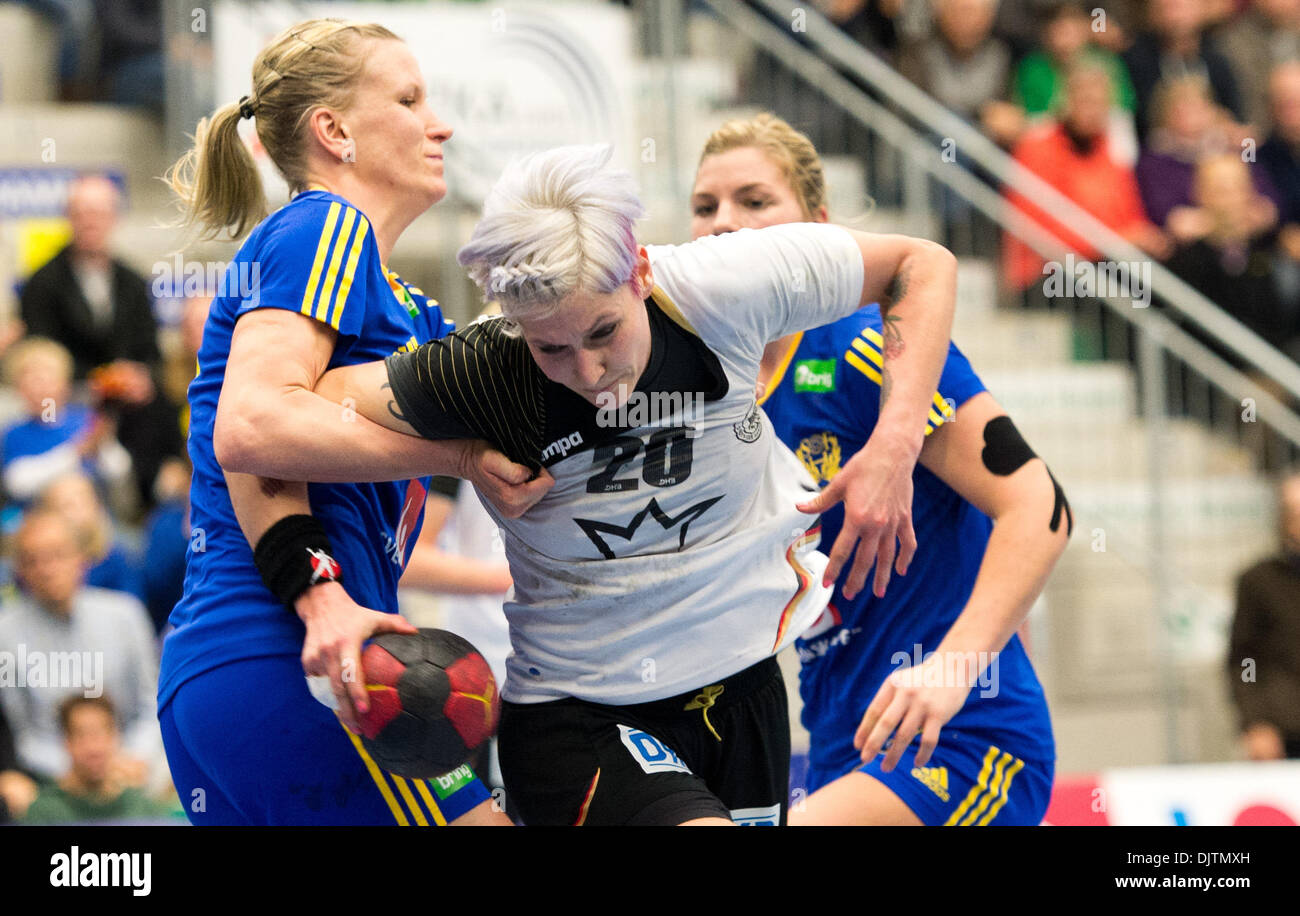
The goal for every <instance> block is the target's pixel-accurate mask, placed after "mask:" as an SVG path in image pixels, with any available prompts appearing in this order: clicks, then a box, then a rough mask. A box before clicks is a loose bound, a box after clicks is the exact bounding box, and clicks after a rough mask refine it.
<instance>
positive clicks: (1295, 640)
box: [1227, 474, 1300, 760]
mask: <svg viewBox="0 0 1300 916" xmlns="http://www.w3.org/2000/svg"><path fill="white" fill-rule="evenodd" d="M1279 497H1280V498H1279V500H1278V502H1279V508H1280V510H1281V511H1280V523H1281V524H1280V526H1279V527H1280V529H1281V531H1280V533H1281V542H1282V543H1281V551H1280V552H1279V553H1278V554H1277V555H1276V556H1273V557H1270V558H1268V559H1265V560H1261V561H1260V562H1258V563H1256V564H1255V565H1254V566H1252V567H1250V569H1248V570H1246V571H1245V572H1244V573H1242V574H1241V576H1240V578H1238V580H1237V609H1236V614H1235V616H1234V617H1233V620H1232V636H1231V639H1230V643H1229V649H1228V659H1227V663H1228V675H1229V677H1230V678H1231V681H1232V696H1233V700H1234V702H1235V703H1236V706H1237V715H1238V722H1239V725H1240V728H1241V740H1242V744H1243V747H1244V750H1245V753H1246V756H1247V757H1249V758H1250V759H1251V760H1280V759H1282V758H1283V757H1292V758H1300V602H1298V601H1297V600H1296V596H1297V595H1300V474H1292V475H1290V476H1289V477H1287V478H1286V479H1285V480H1283V482H1282V485H1281V487H1280V489H1279Z"/></svg>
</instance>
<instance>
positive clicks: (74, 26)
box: [22, 0, 95, 102]
mask: <svg viewBox="0 0 1300 916" xmlns="http://www.w3.org/2000/svg"><path fill="white" fill-rule="evenodd" d="M22 2H23V3H24V4H25V5H26V6H29V7H31V8H32V9H33V10H35V11H36V12H37V13H40V14H41V15H42V16H44V17H45V18H46V19H48V20H49V21H50V22H52V23H53V24H54V27H55V28H56V29H57V30H58V33H59V98H60V99H61V100H62V101H64V102H86V101H90V100H91V99H93V98H94V97H95V87H94V83H93V74H92V73H91V70H92V69H93V66H94V57H95V53H94V50H95V42H94V40H93V39H94V35H95V7H94V4H93V3H92V2H91V0H22Z"/></svg>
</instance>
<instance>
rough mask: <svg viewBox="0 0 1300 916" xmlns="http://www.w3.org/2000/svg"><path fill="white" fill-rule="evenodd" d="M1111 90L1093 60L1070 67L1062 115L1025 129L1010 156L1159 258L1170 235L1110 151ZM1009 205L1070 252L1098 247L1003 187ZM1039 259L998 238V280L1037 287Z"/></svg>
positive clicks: (1012, 239)
mask: <svg viewBox="0 0 1300 916" xmlns="http://www.w3.org/2000/svg"><path fill="white" fill-rule="evenodd" d="M1110 101H1111V88H1110V80H1109V77H1108V76H1107V73H1106V69H1105V68H1104V67H1103V66H1100V65H1098V64H1097V63H1095V62H1088V61H1086V62H1084V63H1081V64H1079V65H1076V66H1075V68H1074V69H1072V70H1071V71H1070V73H1069V74H1068V75H1067V77H1066V83H1065V107H1064V109H1063V110H1062V113H1061V118H1060V120H1053V121H1050V122H1047V123H1044V124H1039V125H1037V126H1035V127H1032V128H1030V129H1029V130H1028V131H1026V133H1025V136H1024V137H1023V138H1022V139H1021V140H1020V142H1019V143H1018V144H1017V145H1016V148H1015V151H1014V157H1015V159H1016V161H1017V162H1019V163H1020V165H1022V166H1024V167H1025V168H1026V169H1028V170H1029V171H1031V172H1033V173H1034V174H1036V175H1038V177H1040V178H1042V179H1043V180H1044V181H1046V182H1047V183H1048V184H1050V185H1052V186H1053V187H1055V188H1056V189H1057V190H1058V191H1060V192H1061V193H1062V194H1064V195H1065V196H1066V197H1068V198H1070V199H1071V200H1073V201H1074V202H1075V203H1076V204H1078V205H1079V206H1080V207H1081V208H1083V209H1084V210H1086V211H1087V212H1088V213H1091V214H1092V215H1093V216H1095V217H1096V218H1097V219H1098V220H1099V221H1101V222H1102V223H1103V224H1104V225H1106V226H1108V227H1109V228H1110V229H1112V230H1114V231H1115V232H1116V233H1118V234H1119V235H1122V236H1124V237H1125V238H1126V239H1128V240H1129V241H1130V242H1132V243H1133V244H1135V245H1137V246H1138V247H1139V248H1141V249H1143V250H1144V251H1146V252H1148V253H1150V254H1152V255H1154V256H1156V257H1157V258H1163V257H1165V256H1167V255H1168V253H1169V251H1170V246H1169V241H1168V239H1167V238H1166V236H1165V235H1164V233H1163V232H1161V231H1160V229H1159V228H1158V227H1156V226H1154V225H1152V224H1151V222H1150V221H1149V220H1148V219H1147V217H1146V213H1145V212H1144V211H1143V209H1142V199H1141V197H1140V196H1139V194H1138V187H1137V179H1136V178H1135V177H1134V174H1133V170H1132V169H1131V168H1128V167H1126V166H1124V165H1121V164H1119V163H1117V162H1116V161H1115V160H1114V158H1113V157H1112V156H1111V155H1110V150H1109V144H1108V141H1107V126H1108V123H1109V120H1110ZM1007 203H1008V204H1009V205H1010V206H1012V207H1015V208H1017V209H1019V210H1021V211H1022V212H1024V213H1025V214H1026V215H1028V216H1029V217H1031V218H1032V219H1033V220H1034V221H1035V222H1037V223H1038V224H1039V225H1041V226H1043V227H1044V228H1046V229H1047V230H1049V231H1050V232H1052V233H1053V234H1054V235H1056V237H1057V238H1059V239H1060V240H1061V241H1062V242H1063V243H1064V244H1065V245H1066V247H1067V250H1069V251H1073V252H1074V253H1075V254H1076V255H1079V256H1081V257H1082V258H1084V259H1086V260H1094V259H1096V258H1097V257H1098V256H1099V255H1098V252H1097V250H1096V249H1094V248H1093V247H1092V246H1091V245H1088V244H1087V243H1086V242H1084V241H1083V239H1081V238H1079V237H1078V236H1077V235H1075V233H1074V232H1073V231H1071V229H1070V228H1069V227H1068V226H1067V225H1065V224H1063V223H1060V222H1058V221H1056V220H1055V219H1054V218H1053V217H1051V216H1048V214H1047V213H1046V212H1044V211H1043V210H1041V209H1039V208H1038V207H1037V206H1035V205H1034V204H1031V203H1030V202H1029V200H1028V199H1027V198H1024V197H1022V196H1021V195H1019V194H1017V193H1015V192H1012V191H1008V192H1007ZM1043 266H1044V260H1043V258H1042V257H1040V256H1039V255H1038V254H1037V253H1036V252H1035V251H1034V250H1033V249H1031V248H1029V246H1027V245H1026V244H1024V243H1023V242H1022V241H1020V239H1019V238H1018V237H1016V236H1015V235H1014V234H1012V233H1008V234H1007V235H1006V236H1005V238H1004V241H1003V278H1004V280H1005V282H1006V284H1007V285H1008V286H1009V287H1010V288H1011V289H1013V290H1016V291H1024V290H1027V289H1030V288H1031V287H1033V286H1036V285H1041V281H1042V278H1043Z"/></svg>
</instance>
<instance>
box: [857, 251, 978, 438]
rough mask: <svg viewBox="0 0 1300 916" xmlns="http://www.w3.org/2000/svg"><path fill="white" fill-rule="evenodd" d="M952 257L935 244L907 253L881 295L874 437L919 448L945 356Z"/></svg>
mask: <svg viewBox="0 0 1300 916" xmlns="http://www.w3.org/2000/svg"><path fill="white" fill-rule="evenodd" d="M956 296H957V262H956V260H955V259H954V258H953V256H952V254H951V253H950V252H948V251H947V250H946V249H944V248H941V247H940V246H937V245H929V244H927V245H923V246H919V247H918V248H916V249H915V250H913V251H911V252H909V253H908V254H907V255H906V256H905V257H904V258H903V259H902V262H901V263H900V265H899V268H898V271H897V273H896V274H895V276H894V279H893V280H892V281H891V282H890V284H889V287H888V290H887V292H886V295H885V296H882V297H881V302H880V317H881V325H882V330H881V337H882V340H883V346H882V348H881V349H882V351H883V356H884V360H883V365H882V368H881V383H880V418H879V420H878V421H877V423H876V428H875V432H874V433H873V438H876V437H879V438H882V439H892V440H895V441H897V442H899V443H900V444H903V445H905V446H906V447H907V448H908V449H913V450H915V452H916V453H919V452H920V449H921V445H922V443H923V442H924V438H925V420H926V415H927V414H928V413H929V412H930V409H931V408H932V406H933V398H934V392H935V390H936V389H937V388H938V387H939V376H940V373H941V372H942V371H943V365H944V361H945V360H946V359H947V357H948V343H949V339H950V338H951V336H952V318H953V312H954V309H955V303H956Z"/></svg>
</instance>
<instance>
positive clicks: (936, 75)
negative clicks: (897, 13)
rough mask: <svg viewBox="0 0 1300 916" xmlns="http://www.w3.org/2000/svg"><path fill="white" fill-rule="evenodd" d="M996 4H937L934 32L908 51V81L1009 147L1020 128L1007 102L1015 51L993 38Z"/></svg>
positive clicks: (954, 0) (943, 0)
mask: <svg viewBox="0 0 1300 916" xmlns="http://www.w3.org/2000/svg"><path fill="white" fill-rule="evenodd" d="M996 10H997V0H935V20H934V24H935V32H934V34H933V35H931V36H930V37H929V38H926V39H925V40H923V41H921V42H919V43H912V44H909V45H908V46H906V47H905V48H904V49H903V50H902V51H901V53H900V56H899V70H900V72H902V74H903V75H904V76H906V77H907V78H908V79H910V80H911V81H912V82H914V83H916V85H918V86H920V87H921V88H922V89H924V90H925V91H926V92H928V93H929V94H930V95H932V96H934V97H935V99H937V100H938V101H939V102H940V103H941V104H943V105H944V106H945V107H946V108H948V109H950V110H952V111H953V112H955V113H956V114H957V115H959V116H961V117H962V118H964V119H965V120H967V121H969V122H970V123H972V124H975V125H977V126H979V127H981V128H983V129H984V131H985V132H986V133H988V134H989V136H991V137H992V138H993V139H994V140H996V141H998V142H1001V143H1009V142H1011V141H1012V140H1014V138H1015V136H1016V135H1017V134H1018V133H1019V131H1020V128H1021V122H1022V119H1021V116H1020V112H1019V109H1018V108H1017V107H1016V106H1014V105H1012V104H1010V103H1009V102H1007V101H1006V99H1007V93H1008V90H1009V88H1010V83H1011V50H1010V48H1008V46H1007V44H1006V43H1005V42H1004V41H1002V40H1001V39H999V38H996V37H994V35H993V15H994V13H995V12H996Z"/></svg>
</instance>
